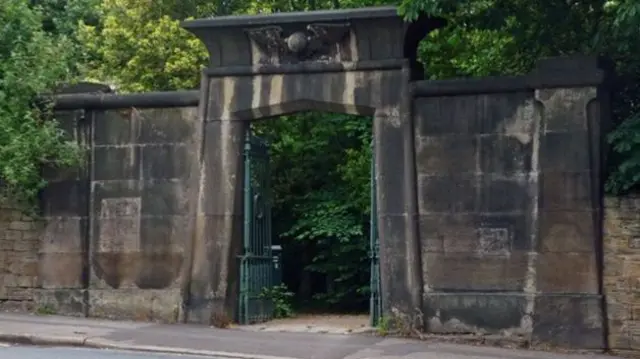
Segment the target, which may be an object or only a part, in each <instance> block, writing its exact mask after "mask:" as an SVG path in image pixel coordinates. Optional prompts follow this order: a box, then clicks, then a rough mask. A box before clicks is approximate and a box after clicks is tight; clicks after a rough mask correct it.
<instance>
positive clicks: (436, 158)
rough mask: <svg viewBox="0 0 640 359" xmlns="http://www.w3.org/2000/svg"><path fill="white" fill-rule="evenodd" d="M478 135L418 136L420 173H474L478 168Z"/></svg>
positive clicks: (417, 151) (418, 167)
mask: <svg viewBox="0 0 640 359" xmlns="http://www.w3.org/2000/svg"><path fill="white" fill-rule="evenodd" d="M477 152H478V137H477V136H472V135H442V136H430V137H418V138H416V166H417V171H418V173H419V174H460V173H469V172H471V173H473V172H476V171H477V170H478V168H477Z"/></svg>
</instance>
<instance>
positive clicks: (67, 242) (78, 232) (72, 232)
mask: <svg viewBox="0 0 640 359" xmlns="http://www.w3.org/2000/svg"><path fill="white" fill-rule="evenodd" d="M87 225H88V220H87V219H86V218H78V217H55V218H47V221H46V224H45V227H44V230H43V234H42V241H41V243H40V248H39V252H40V253H64V252H72V253H73V252H80V253H81V252H83V251H84V250H86V249H87V248H88V243H87V241H88V238H86V237H87V233H88V231H87Z"/></svg>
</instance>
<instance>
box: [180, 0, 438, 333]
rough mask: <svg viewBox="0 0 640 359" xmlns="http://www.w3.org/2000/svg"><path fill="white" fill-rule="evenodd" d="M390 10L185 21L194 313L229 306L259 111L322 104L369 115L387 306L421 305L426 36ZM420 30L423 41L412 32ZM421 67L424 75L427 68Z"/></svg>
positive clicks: (420, 26) (423, 23)
mask: <svg viewBox="0 0 640 359" xmlns="http://www.w3.org/2000/svg"><path fill="white" fill-rule="evenodd" d="M441 25H442V22H441V21H440V20H435V19H423V20H420V21H418V22H416V23H414V24H413V25H411V26H410V25H409V24H407V23H405V22H404V21H403V19H402V18H401V17H399V16H398V15H397V11H396V9H395V8H392V7H379V8H364V9H356V10H341V11H316V12H304V13H281V14H272V15H259V16H233V17H219V18H212V19H203V20H194V21H188V22H186V23H185V24H184V27H185V28H186V29H187V30H189V31H191V32H193V33H194V34H195V35H196V36H198V38H199V39H200V40H202V41H203V42H204V44H205V45H206V46H207V49H208V51H209V53H210V63H209V66H208V68H206V69H205V70H204V71H203V76H202V82H201V83H202V85H201V86H202V87H201V94H200V95H201V101H200V116H201V119H202V121H203V127H202V134H201V135H202V138H203V142H204V143H203V146H202V152H201V154H200V156H201V157H200V158H199V163H200V168H201V172H200V185H199V201H198V205H197V210H196V211H197V215H196V222H197V223H196V226H195V228H196V231H195V234H194V238H193V248H192V253H193V258H192V268H191V270H190V276H191V280H190V287H189V288H188V292H189V295H188V298H189V299H188V300H187V303H186V306H187V308H186V309H187V317H188V320H189V321H193V322H207V321H209V320H210V318H211V316H212V315H216V313H224V314H226V315H229V316H231V315H233V313H234V311H235V306H236V303H237V300H236V298H237V296H238V292H237V280H238V278H237V273H238V270H237V265H238V263H237V260H236V256H237V255H238V254H239V250H240V243H241V239H242V220H243V218H242V214H243V212H242V191H243V173H242V171H243V168H242V147H243V138H244V133H245V129H246V126H247V125H248V124H249V123H250V121H252V120H256V119H260V118H263V117H268V116H274V115H278V114H283V113H288V112H295V111H303V110H312V109H316V110H325V111H332V112H343V113H352V114H362V115H372V116H373V118H374V137H375V148H376V153H375V158H376V163H375V166H376V173H377V183H378V185H377V204H378V206H377V211H378V223H379V235H380V266H381V280H382V288H383V291H382V295H383V303H384V306H385V308H384V311H385V312H389V311H391V310H394V311H395V310H398V311H400V312H402V313H411V312H413V311H415V310H420V309H419V308H421V306H422V304H421V302H422V299H421V287H422V284H421V282H422V275H421V272H420V270H421V264H420V257H419V238H418V233H417V223H416V220H415V218H416V216H417V213H418V209H417V196H416V172H415V171H416V168H415V167H416V166H415V158H414V156H415V150H414V148H415V147H414V134H413V131H414V126H413V123H412V117H411V94H410V81H411V79H412V78H415V77H416V74H417V72H416V71H412V69H416V67H417V66H416V62H415V59H414V58H413V57H415V52H416V47H417V44H418V40H419V39H420V38H422V37H423V36H424V35H425V34H426V33H427V32H428V31H429V30H431V29H434V28H436V27H439V26H441ZM416 39H418V40H416ZM420 74H421V72H420Z"/></svg>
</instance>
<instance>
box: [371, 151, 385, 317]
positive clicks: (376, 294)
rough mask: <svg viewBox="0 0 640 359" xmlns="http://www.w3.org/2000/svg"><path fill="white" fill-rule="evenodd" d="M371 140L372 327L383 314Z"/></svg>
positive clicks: (374, 162) (373, 158)
mask: <svg viewBox="0 0 640 359" xmlns="http://www.w3.org/2000/svg"><path fill="white" fill-rule="evenodd" d="M373 143H374V142H373V141H371V221H370V223H371V227H370V229H369V242H370V245H369V246H370V247H369V251H370V252H369V253H370V255H369V257H370V258H371V284H370V286H371V299H370V301H369V322H370V325H371V326H372V327H375V326H377V325H378V322H379V321H380V317H381V315H382V300H381V298H380V293H381V289H380V287H381V286H380V239H379V237H378V211H377V208H378V202H377V199H376V188H377V186H376V157H375V148H374V145H373Z"/></svg>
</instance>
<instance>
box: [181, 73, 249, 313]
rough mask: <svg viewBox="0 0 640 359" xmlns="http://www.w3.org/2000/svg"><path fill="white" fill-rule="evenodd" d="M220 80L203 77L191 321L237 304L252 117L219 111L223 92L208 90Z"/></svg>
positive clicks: (189, 302) (232, 310) (228, 310)
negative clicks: (230, 115) (246, 118)
mask: <svg viewBox="0 0 640 359" xmlns="http://www.w3.org/2000/svg"><path fill="white" fill-rule="evenodd" d="M216 82H217V81H216V80H214V79H210V78H209V77H207V76H205V77H204V78H203V91H202V97H201V100H200V106H201V112H200V115H201V118H202V119H203V121H204V123H203V145H202V146H203V151H202V153H201V160H200V192H199V193H200V194H199V198H198V210H197V217H196V227H195V228H196V230H195V235H194V239H193V248H192V255H193V259H192V268H191V283H190V286H189V293H188V298H187V301H186V306H187V308H186V309H187V321H189V322H195V323H211V322H212V321H214V322H215V321H227V320H233V319H234V316H235V309H236V305H237V303H236V302H237V300H236V299H237V291H238V278H237V277H238V264H239V262H238V255H239V254H240V249H241V244H242V221H243V212H242V210H243V206H242V204H243V203H242V199H243V196H242V194H243V175H244V171H243V170H244V168H243V148H244V136H245V130H246V126H247V122H244V121H240V120H233V119H231V118H228V117H224V116H220V114H221V113H223V112H224V111H221V109H222V108H223V107H224V106H225V104H224V102H223V103H218V102H217V101H215V99H216V98H218V96H215V95H212V96H209V90H208V89H209V87H213V86H210V83H216ZM215 88H216V90H219V89H220V88H218V87H215ZM213 324H216V323H213Z"/></svg>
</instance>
